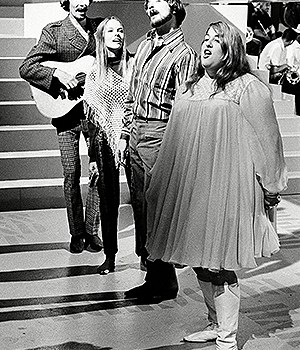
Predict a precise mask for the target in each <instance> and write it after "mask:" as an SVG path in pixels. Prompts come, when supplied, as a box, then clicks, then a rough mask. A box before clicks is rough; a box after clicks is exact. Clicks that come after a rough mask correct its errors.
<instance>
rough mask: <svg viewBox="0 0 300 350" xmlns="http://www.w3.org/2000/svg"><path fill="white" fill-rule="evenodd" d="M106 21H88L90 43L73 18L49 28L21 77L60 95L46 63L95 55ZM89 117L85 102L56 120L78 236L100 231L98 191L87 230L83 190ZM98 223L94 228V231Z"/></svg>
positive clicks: (91, 196) (91, 195) (91, 197)
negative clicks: (82, 148) (83, 142)
mask: <svg viewBox="0 0 300 350" xmlns="http://www.w3.org/2000/svg"><path fill="white" fill-rule="evenodd" d="M101 21H102V18H94V19H87V28H88V29H89V36H88V41H87V40H86V39H85V38H84V37H83V36H82V35H81V34H80V32H79V31H78V29H77V28H75V27H74V25H73V23H72V21H71V19H70V17H69V16H67V17H66V18H65V19H63V20H61V21H57V22H53V23H50V24H48V25H46V26H45V27H44V28H43V30H42V33H41V36H40V39H39V40H38V42H37V44H36V45H34V46H33V48H32V49H31V50H30V52H29V53H28V55H27V57H26V58H25V60H24V61H23V63H22V64H21V66H20V69H19V71H20V76H21V77H22V78H23V79H25V80H26V81H28V82H29V83H30V84H32V85H35V86H36V87H38V88H40V89H42V90H44V91H46V92H48V93H49V94H51V95H52V96H53V97H57V96H58V93H59V87H60V85H59V84H58V80H57V79H55V78H54V77H53V73H54V70H55V69H54V68H49V67H46V66H43V65H42V64H41V63H42V62H44V61H60V62H72V61H74V60H76V59H77V58H80V57H82V56H85V55H94V54H95V49H96V45H95V38H94V35H93V33H95V31H96V29H97V26H98V24H99V23H100V22H101ZM84 118H85V115H84V113H83V105H82V103H79V104H77V105H76V106H75V107H74V108H73V109H72V110H71V111H70V112H69V113H67V114H66V115H65V116H63V117H60V118H56V119H52V124H53V125H54V126H55V127H56V128H57V133H58V141H59V148H60V152H61V162H62V167H63V174H64V194H65V200H66V206H67V213H68V221H69V230H70V234H71V235H74V236H78V235H82V236H83V235H85V233H86V232H87V233H88V234H95V233H98V231H99V210H98V208H99V197H98V192H97V188H89V192H88V197H87V208H88V209H90V208H93V209H92V210H91V211H89V212H87V211H86V215H87V228H85V223H84V214H83V203H82V198H81V191H80V184H79V182H80V176H81V162H80V155H79V148H78V143H79V137H80V134H82V132H83V131H84V130H83V125H82V122H81V121H82V119H84ZM91 222H94V226H93V228H91V225H92V223H91Z"/></svg>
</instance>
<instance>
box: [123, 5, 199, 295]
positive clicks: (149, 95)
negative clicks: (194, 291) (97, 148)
mask: <svg viewBox="0 0 300 350" xmlns="http://www.w3.org/2000/svg"><path fill="white" fill-rule="evenodd" d="M145 10H146V13H147V15H148V17H149V19H150V22H151V25H152V27H153V30H151V31H150V32H149V33H148V35H147V38H146V39H145V40H144V41H143V42H142V43H141V44H140V46H139V47H138V50H137V53H136V55H135V62H134V66H133V76H132V80H131V86H130V90H129V95H128V96H129V97H128V99H127V102H126V104H127V110H126V115H125V118H124V128H123V130H122V136H121V137H122V139H121V141H120V147H119V149H120V152H121V158H122V157H124V152H125V151H126V149H127V142H126V139H127V140H128V138H129V136H130V146H129V153H130V164H131V170H132V185H131V199H132V207H133V213H134V221H135V235H136V254H137V255H138V256H140V257H141V263H142V265H145V263H146V259H147V256H148V252H147V250H146V249H145V244H146V239H147V206H146V200H145V193H146V190H147V188H148V183H149V175H150V170H151V169H152V167H153V165H154V163H155V161H156V157H157V155H158V151H159V148H160V145H161V142H162V139H163V136H164V131H165V129H166V126H167V123H168V121H169V115H170V112H171V108H172V105H173V101H174V97H175V92H176V90H177V88H178V87H179V85H181V84H182V83H183V82H184V81H185V80H186V79H187V78H188V77H189V76H190V74H191V73H192V72H193V71H194V68H195V58H196V54H195V52H194V51H193V50H192V48H191V47H190V46H189V45H187V44H186V43H185V42H184V36H183V32H182V30H181V28H180V25H181V23H182V22H183V20H184V18H185V15H186V12H185V9H184V6H183V4H182V2H181V1H180V0H146V1H145ZM146 265H147V274H146V277H145V281H146V282H145V283H144V284H143V285H141V286H138V287H136V288H133V289H131V290H129V291H126V292H125V297H126V298H142V299H145V298H146V299H152V298H159V299H170V298H175V297H176V295H177V292H178V283H177V277H176V273H175V268H174V266H173V265H171V264H168V263H164V262H163V261H161V260H157V261H155V262H151V263H149V264H148V262H147V263H146Z"/></svg>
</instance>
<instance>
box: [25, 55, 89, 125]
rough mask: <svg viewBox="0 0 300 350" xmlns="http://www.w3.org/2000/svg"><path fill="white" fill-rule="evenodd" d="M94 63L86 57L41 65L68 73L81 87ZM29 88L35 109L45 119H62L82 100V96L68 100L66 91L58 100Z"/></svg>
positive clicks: (34, 88) (36, 89)
mask: <svg viewBox="0 0 300 350" xmlns="http://www.w3.org/2000/svg"><path fill="white" fill-rule="evenodd" d="M94 61H95V58H94V57H93V56H89V55H88V56H83V57H81V58H78V59H77V60H75V61H73V62H56V61H45V62H43V63H42V65H44V66H47V67H51V68H58V69H61V70H62V71H65V72H66V73H69V74H70V75H72V76H74V77H76V79H77V80H78V81H79V86H83V85H84V81H85V76H86V74H87V73H88V72H89V70H90V69H91V67H92V65H93V63H94ZM30 88H31V92H32V98H33V99H34V101H35V103H36V106H37V109H38V110H39V111H40V112H41V113H42V114H43V115H44V116H45V117H47V118H59V117H62V116H63V115H65V114H67V113H68V112H69V111H70V110H71V109H72V108H73V107H75V106H76V105H77V104H78V103H79V102H80V101H81V100H82V96H81V97H80V98H78V99H69V97H68V93H67V91H66V90H63V93H62V94H60V95H59V96H58V98H54V97H52V96H51V95H49V94H48V93H47V92H45V91H43V90H40V89H38V88H37V87H35V86H32V85H30Z"/></svg>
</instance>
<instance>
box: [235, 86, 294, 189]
mask: <svg viewBox="0 0 300 350" xmlns="http://www.w3.org/2000/svg"><path fill="white" fill-rule="evenodd" d="M240 106H241V108H242V111H243V114H244V116H245V119H246V123H245V129H246V137H247V140H248V142H249V146H250V149H251V153H252V159H253V163H254V168H255V171H256V174H257V176H258V178H259V181H260V183H261V185H262V186H263V188H264V189H266V190H268V191H269V192H274V193H276V192H280V191H282V190H284V189H285V188H286V186H287V170H286V165H285V161H284V156H283V146H282V139H281V135H280V131H279V126H278V122H277V119H276V114H275V109H274V105H273V100H272V97H271V91H270V90H269V89H268V87H267V86H266V85H265V84H263V83H262V82H260V81H259V80H257V79H256V80H254V81H253V80H252V81H251V82H249V83H248V84H247V86H246V87H245V89H244V92H243V94H242V97H241V100H240Z"/></svg>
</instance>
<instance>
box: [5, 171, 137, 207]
mask: <svg viewBox="0 0 300 350" xmlns="http://www.w3.org/2000/svg"><path fill="white" fill-rule="evenodd" d="M88 181H89V179H88V177H87V176H85V177H82V178H81V182H80V183H81V192H82V197H83V202H84V203H85V200H86V195H87V190H88ZM0 197H1V201H0V211H12V210H29V209H50V208H63V207H65V200H64V196H63V179H62V178H54V179H34V180H15V181H0ZM120 203H121V204H129V203H130V195H129V191H128V185H127V182H126V177H125V175H124V174H123V172H122V171H121V176H120Z"/></svg>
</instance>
